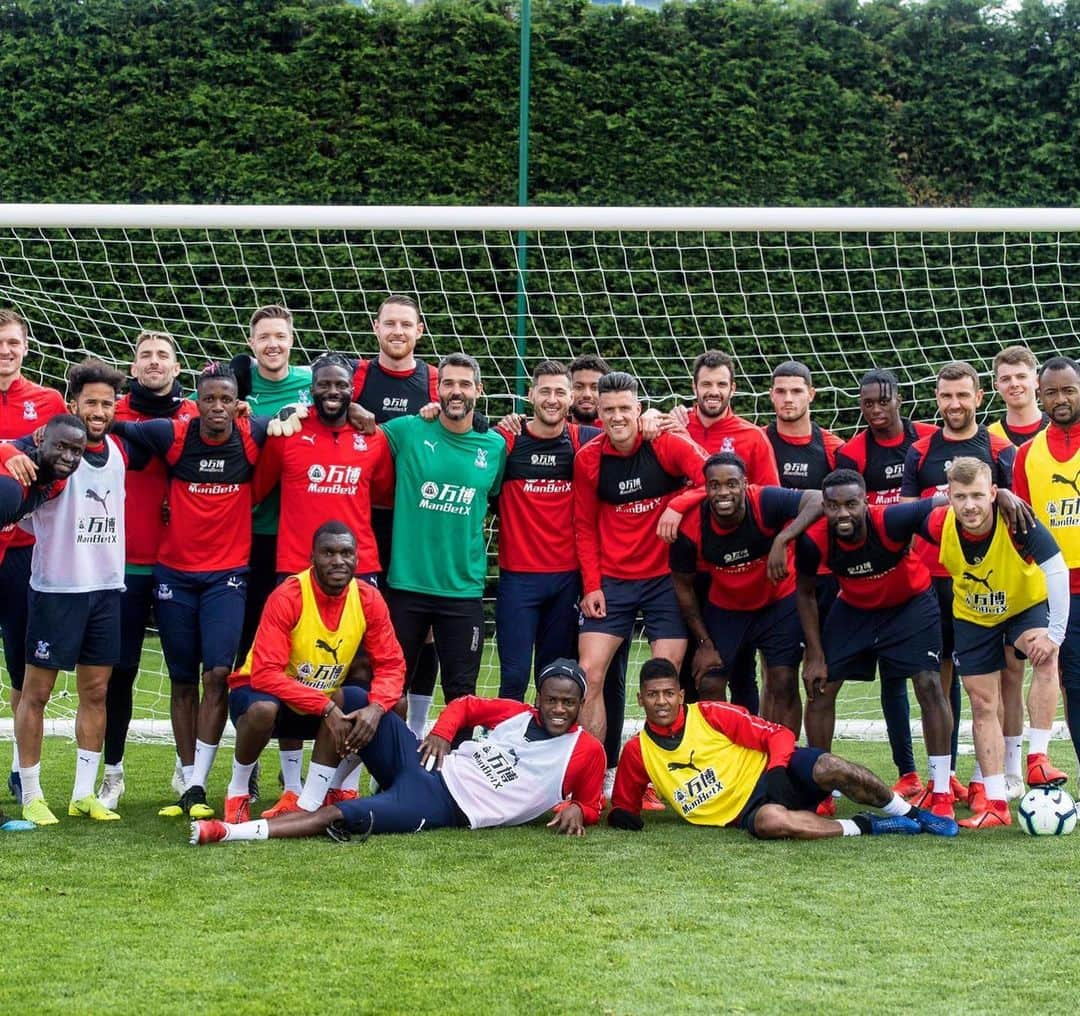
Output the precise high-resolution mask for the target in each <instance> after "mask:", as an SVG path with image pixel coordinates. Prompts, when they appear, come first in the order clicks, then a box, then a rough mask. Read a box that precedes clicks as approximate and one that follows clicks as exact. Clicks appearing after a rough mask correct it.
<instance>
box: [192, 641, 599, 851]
mask: <svg viewBox="0 0 1080 1016" xmlns="http://www.w3.org/2000/svg"><path fill="white" fill-rule="evenodd" d="M357 691H358V692H359V696H360V699H361V701H364V702H365V703H366V700H367V696H366V695H365V694H364V692H363V691H362V690H360V689H357ZM584 694H585V675H584V673H583V672H582V671H581V668H580V667H579V666H578V665H577V664H576V663H575V662H574V661H573V660H569V659H566V660H556V661H554V662H553V663H551V664H549V665H548V666H547V667H545V668H544V670H543V671H542V672H541V674H540V679H539V690H538V692H537V704H536V706H535V707H533V706H527V705H524V704H523V703H521V702H515V701H512V700H508V699H481V698H475V697H473V696H466V697H464V698H459V699H457V700H456V701H455V702H453V703H451V704H450V705H448V706H447V707H446V709H445V710H444V711H443V714H442V716H440V717H439V721H438V723H436V724H435V726H434V728H433V729H432V731H431V733H430V734H429V735H428V736H427V738H425V740H424V742H423V744H421V745H419V746H418V745H417V743H416V739H415V738H414V737H413V736H412V734H411V732H410V731H409V729H408V727H406V726H405V724H404V722H403V721H402V720H401V719H400V718H399V717H398V716H396V715H395V714H393V713H390V714H388V715H386V716H384V717H383V718H382V720H381V722H380V723H379V725H378V728H377V729H376V731H375V734H374V736H373V737H371V738H370V740H367V741H366V743H364V744H363V745H362V746H361V747H360V748H359V755H360V759H361V760H362V762H363V763H364V765H366V766H367V767H368V768H369V769H370V771H371V774H372V776H373V777H374V778H375V779H376V780H377V781H378V784H379V787H380V788H381V790H380V792H379V793H378V794H375V795H373V796H371V797H362V798H359V799H358V800H353V801H342V802H340V803H338V804H328V805H326V806H324V807H322V808H320V809H318V810H317V811H314V812H294V813H292V814H289V815H282V816H280V817H278V818H273V819H270V820H268V821H267V820H261V821H258V822H247V823H243V824H240V825H226V824H225V823H224V822H195V823H193V824H192V827H191V843H192V844H193V845H199V844H205V843H216V842H219V841H222V840H265V839H275V838H279V837H282V838H286V837H288V838H292V837H300V836H317V835H318V834H319V833H322V832H324V831H325V832H327V833H329V835H330V836H331V837H332V838H333V839H335V840H348V839H349V838H350V837H351V836H353V835H358V836H361V837H367V836H370V835H371V834H372V833H410V832H419V831H420V830H430V829H441V828H446V827H458V828H464V827H467V828H470V829H482V828H486V827H492V826H513V825H522V824H523V823H526V822H531V821H533V820H534V819H536V818H539V817H540V816H541V815H543V814H544V813H545V812H547V811H551V810H552V809H554V810H555V815H554V817H553V818H552V819H551V821H550V822H548V823H547V825H548V828H550V829H552V830H553V831H554V832H555V833H557V834H560V835H565V836H584V835H585V827H586V826H589V825H594V824H595V823H596V822H597V821H598V820H599V817H600V808H601V802H600V794H601V790H602V787H603V779H604V749H603V748H602V747H601V745H600V742H599V741H597V740H596V739H595V738H593V737H592V736H591V735H590V734H589V733H588V732H586V731H585V730H582V728H581V727H579V726H578V725H577V718H578V713H579V711H580V709H581V700H582V697H583V696H584ZM478 724H481V725H483V726H485V727H486V728H487V731H488V733H487V736H486V737H485V738H484V740H483V741H472V740H467V741H465V742H464V743H463V744H461V745H460V747H458V748H455V749H451V743H452V742H453V741H455V740H457V739H458V738H460V737H461V735H462V734H464V733H466V732H468V731H471V730H472V728H473V727H474V726H476V725H478ZM362 740H363V735H362V734H359V733H358V732H357V731H356V729H355V727H354V730H353V731H352V732H351V733H350V734H348V735H347V736H346V737H345V738H344V748H345V750H346V751H351V750H353V748H354V747H356V746H357V745H358V743H359V742H360V741H362Z"/></svg>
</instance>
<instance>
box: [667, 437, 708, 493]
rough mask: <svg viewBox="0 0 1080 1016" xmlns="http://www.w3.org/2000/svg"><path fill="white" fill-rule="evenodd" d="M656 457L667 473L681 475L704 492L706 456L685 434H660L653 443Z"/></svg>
mask: <svg viewBox="0 0 1080 1016" xmlns="http://www.w3.org/2000/svg"><path fill="white" fill-rule="evenodd" d="M653 451H655V452H656V453H657V455H656V457H657V459H658V460H659V461H660V465H662V466H663V467H664V468H665V469H666V470H667V471H668V472H669V473H682V475H683V476H685V477H686V479H687V480H688V481H689V482H690V483H692V484H694V485H695V486H701V487H702V489H703V490H704V483H705V460H706V459H707V458H708V455H706V454H705V451H704V449H703V448H702V447H701V446H700V445H699V444H697V442H695V441H693V440H692V439H691V438H689V437H687V436H686V435H685V434H679V433H667V434H661V435H660V437H659V438H657V439H656V440H655V441H654V442H653Z"/></svg>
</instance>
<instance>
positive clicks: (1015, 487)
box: [1012, 441, 1031, 504]
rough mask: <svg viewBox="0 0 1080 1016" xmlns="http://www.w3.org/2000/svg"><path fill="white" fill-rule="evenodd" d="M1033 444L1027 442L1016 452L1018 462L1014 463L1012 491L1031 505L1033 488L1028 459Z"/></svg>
mask: <svg viewBox="0 0 1080 1016" xmlns="http://www.w3.org/2000/svg"><path fill="white" fill-rule="evenodd" d="M1030 447H1031V442H1030V441H1026V442H1025V443H1024V444H1022V445H1021V446H1020V447H1019V448H1018V449H1017V452H1016V461H1015V462H1013V476H1012V481H1013V482H1012V491H1013V493H1014V494H1015V495H1016V496H1017V497H1019V498H1022V499H1023V500H1025V501H1027V503H1028V504H1031V487H1030V486H1029V485H1028V478H1027V457H1028V449H1029V448H1030Z"/></svg>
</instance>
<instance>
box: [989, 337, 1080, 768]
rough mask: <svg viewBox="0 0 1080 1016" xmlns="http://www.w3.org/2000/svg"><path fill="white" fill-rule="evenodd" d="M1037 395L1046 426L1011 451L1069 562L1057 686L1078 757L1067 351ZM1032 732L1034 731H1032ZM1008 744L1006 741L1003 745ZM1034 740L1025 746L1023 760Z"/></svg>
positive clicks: (1079, 509) (1078, 586)
mask: <svg viewBox="0 0 1080 1016" xmlns="http://www.w3.org/2000/svg"><path fill="white" fill-rule="evenodd" d="M1039 398H1040V400H1041V401H1042V406H1043V411H1044V412H1045V413H1046V414H1047V415H1048V416H1049V419H1050V426H1049V427H1047V428H1046V429H1045V430H1044V431H1042V432H1041V433H1039V434H1037V435H1036V436H1035V437H1034V438H1032V440H1030V441H1028V442H1027V444H1025V445H1022V446H1021V448H1020V450H1019V451H1018V452H1017V453H1016V468H1015V470H1014V473H1013V481H1014V484H1015V490H1016V493H1017V494H1018V495H1019V496H1020V497H1022V498H1023V499H1024V500H1025V501H1027V502H1028V503H1030V504H1031V506H1032V507H1033V508H1034V509H1035V516H1036V517H1037V518H1038V519H1039V521H1040V522H1042V524H1043V525H1044V526H1046V527H1047V529H1049V530H1050V533H1051V534H1052V535H1053V537H1054V539H1055V540H1056V541H1057V544H1058V546H1059V547H1060V548H1061V552H1062V555H1063V556H1064V558H1065V564H1066V565H1068V568H1069V594H1070V607H1069V625H1068V628H1067V629H1066V631H1065V641H1064V642H1062V643H1061V652H1060V659H1061V687H1062V690H1063V691H1064V693H1065V716H1066V718H1067V719H1068V722H1069V733H1070V734H1071V735H1072V742H1073V748H1074V749H1075V751H1076V756H1077V758H1078V759H1080V526H1078V525H1077V521H1078V520H1080V489H1078V487H1080V483H1078V481H1080V365H1078V364H1077V363H1076V361H1075V360H1070V359H1069V358H1068V357H1064V356H1055V357H1053V358H1052V359H1050V360H1047V361H1046V363H1045V364H1044V365H1043V368H1042V370H1041V371H1040V372H1039ZM1032 733H1033V734H1034V731H1033V732H1032ZM1007 747H1008V745H1006V748H1007ZM1039 749H1043V750H1045V748H1044V746H1043V744H1042V739H1041V735H1040V738H1039V743H1035V742H1034V738H1032V743H1031V744H1030V745H1029V748H1028V752H1029V754H1028V764H1029V766H1030V764H1031V760H1032V758H1033V757H1034V753H1036V752H1037V751H1038V750H1039Z"/></svg>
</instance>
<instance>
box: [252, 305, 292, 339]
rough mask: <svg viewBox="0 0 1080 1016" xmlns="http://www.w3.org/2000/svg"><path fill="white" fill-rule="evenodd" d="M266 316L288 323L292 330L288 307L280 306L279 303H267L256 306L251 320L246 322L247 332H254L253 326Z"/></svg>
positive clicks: (266, 317) (265, 318) (290, 313)
mask: <svg viewBox="0 0 1080 1016" xmlns="http://www.w3.org/2000/svg"><path fill="white" fill-rule="evenodd" d="M268 318H273V319H275V320H276V319H277V318H280V319H281V320H282V321H287V322H288V323H289V330H290V331H291V330H292V312H291V311H290V310H289V308H288V307H282V306H281V304H280V303H268V304H266V305H265V306H263V307H260V308H258V310H256V311H255V313H254V314H252V315H251V322H250V323H249V324H248V334H249V335H254V334H255V326H256V325H257V324H258V323H259V322H260V321H266V320H267V319H268Z"/></svg>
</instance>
